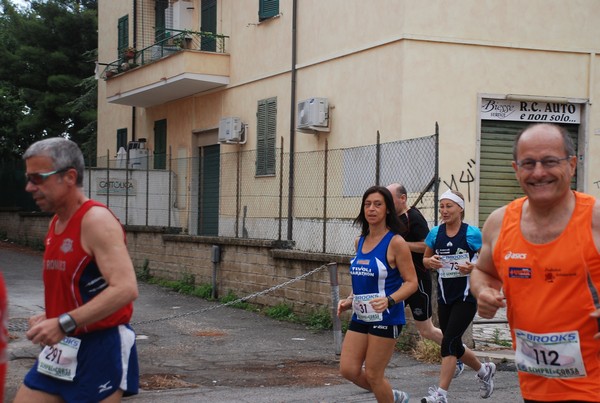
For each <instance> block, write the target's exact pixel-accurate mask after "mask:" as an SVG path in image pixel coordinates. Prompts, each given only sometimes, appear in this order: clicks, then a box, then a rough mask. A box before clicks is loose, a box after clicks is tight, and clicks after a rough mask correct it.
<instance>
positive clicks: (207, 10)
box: [200, 0, 217, 52]
mask: <svg viewBox="0 0 600 403" xmlns="http://www.w3.org/2000/svg"><path fill="white" fill-rule="evenodd" d="M200 30H201V31H202V32H210V33H212V34H216V33H217V0H202V15H201V17H200ZM200 50H205V51H208V52H215V51H216V50H217V40H216V39H215V38H214V37H212V36H204V35H203V36H202V40H201V42H200Z"/></svg>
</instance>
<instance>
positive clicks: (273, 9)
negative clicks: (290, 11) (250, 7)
mask: <svg viewBox="0 0 600 403" xmlns="http://www.w3.org/2000/svg"><path fill="white" fill-rule="evenodd" d="M277 14H279V0H259V1H258V20H259V21H262V20H266V19H268V18H272V17H275V16H276V15H277Z"/></svg>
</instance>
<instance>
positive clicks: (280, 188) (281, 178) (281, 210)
mask: <svg viewBox="0 0 600 403" xmlns="http://www.w3.org/2000/svg"><path fill="white" fill-rule="evenodd" d="M244 215H245V214H244ZM282 215H283V136H281V151H280V152H279V229H278V230H279V232H278V235H277V240H278V241H281V220H283V216H282Z"/></svg>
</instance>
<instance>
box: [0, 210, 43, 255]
mask: <svg viewBox="0 0 600 403" xmlns="http://www.w3.org/2000/svg"><path fill="white" fill-rule="evenodd" d="M51 218H52V215H51V214H46V213H24V212H21V211H18V210H13V209H2V210H0V237H1V238H2V239H8V240H11V241H15V242H18V243H19V244H21V245H26V246H30V247H32V248H35V249H39V250H42V249H43V247H44V238H45V237H46V232H48V225H49V224H50V219H51Z"/></svg>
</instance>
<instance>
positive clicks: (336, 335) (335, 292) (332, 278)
mask: <svg viewBox="0 0 600 403" xmlns="http://www.w3.org/2000/svg"><path fill="white" fill-rule="evenodd" d="M327 270H329V283H330V284H331V321H332V323H333V343H334V345H335V354H336V355H340V354H342V321H341V320H340V318H339V317H338V315H337V307H338V304H339V302H340V285H339V283H338V267H337V263H335V262H332V263H329V264H328V265H327Z"/></svg>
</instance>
